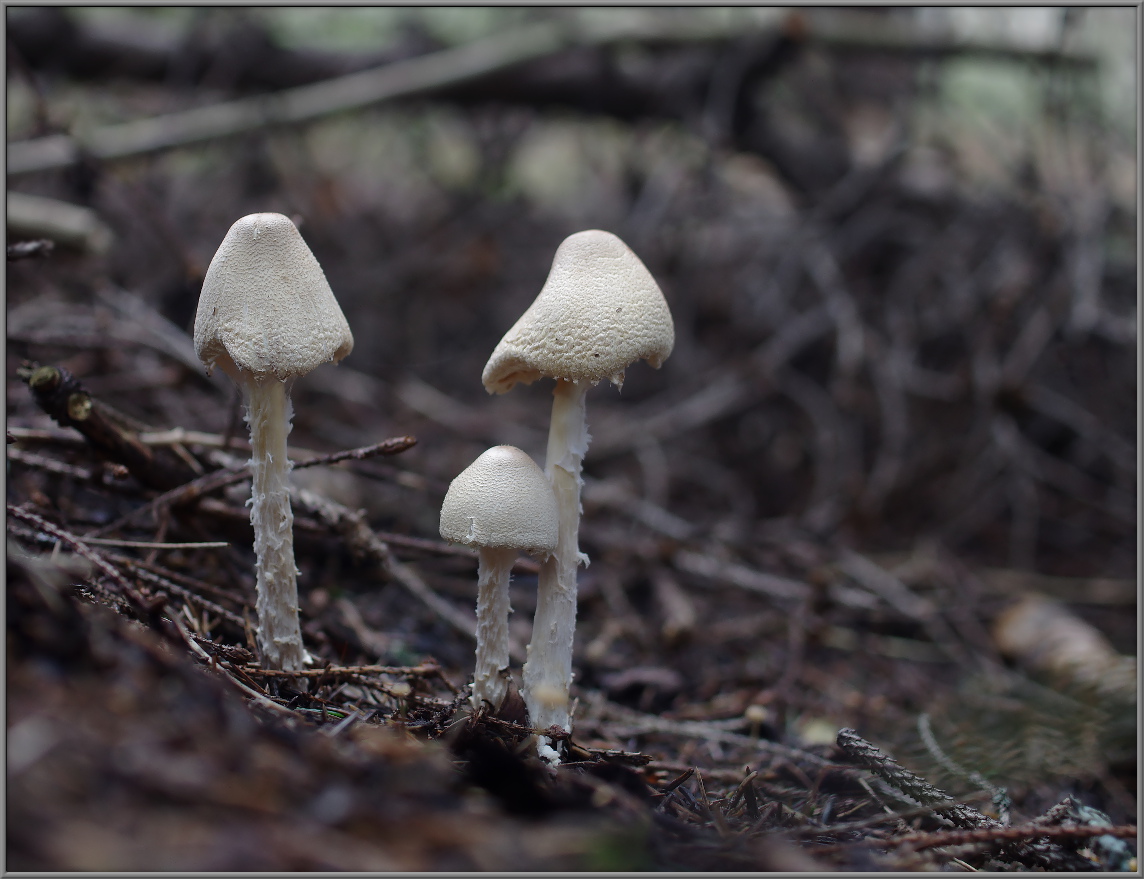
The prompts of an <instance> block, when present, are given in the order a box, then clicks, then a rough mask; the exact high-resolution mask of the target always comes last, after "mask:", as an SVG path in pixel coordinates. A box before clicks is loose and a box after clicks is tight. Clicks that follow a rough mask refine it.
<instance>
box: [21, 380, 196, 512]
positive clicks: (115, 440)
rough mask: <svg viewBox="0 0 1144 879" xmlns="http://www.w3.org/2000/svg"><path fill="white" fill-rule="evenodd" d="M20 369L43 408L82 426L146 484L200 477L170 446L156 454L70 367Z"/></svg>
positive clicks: (161, 485) (98, 447) (95, 444)
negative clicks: (87, 389) (88, 388)
mask: <svg viewBox="0 0 1144 879" xmlns="http://www.w3.org/2000/svg"><path fill="white" fill-rule="evenodd" d="M19 375H20V377H21V378H22V379H24V381H26V382H27V383H28V387H29V388H30V389H31V391H32V395H33V396H34V397H35V400H36V402H37V403H38V404H39V406H40V408H41V409H43V410H44V411H45V412H46V413H47V414H48V415H50V416H51V417H52V418H54V419H55V420H56V422H57V423H58V424H59V425H60V426H61V427H71V428H74V429H75V430H77V431H79V432H80V433H81V434H83V437H84V439H86V440H87V442H88V443H89V444H90V445H91V446H92V448H94V449H95V451H96V452H98V453H99V454H100V455H101V456H103V457H104V458H107V459H108V460H111V461H114V462H116V463H119V464H122V465H123V466H125V467H126V468H127V469H128V470H129V471H130V472H131V475H132V476H134V477H135V478H136V479H137V480H138V481H139V482H140V483H142V484H143V485H146V486H148V487H151V488H158V489H167V488H171V487H172V486H174V485H179V484H181V483H184V482H187V481H188V480H190V479H193V478H194V476H195V473H194V471H193V470H192V469H191V467H190V466H189V465H188V464H187V462H186V461H185V460H183V459H182V458H180V457H178V456H176V455H172V454H170V453H169V452H166V453H161V454H156V452H155V451H154V450H152V449H150V448H148V447H146V446H145V445H143V444H142V443H141V442H139V439H138V437H137V435H136V434H137V432H136V431H135V430H134V429H132V428H131V427H129V426H127V425H126V424H124V423H123V421H122V419H121V418H118V417H116V416H115V415H113V413H112V411H111V410H110V408H109V407H107V406H106V405H105V404H103V403H101V402H100V401H99V400H96V399H94V398H93V397H92V396H91V395H90V394H89V393H88V392H87V391H86V390H85V389H84V387H83V385H82V384H81V383H80V381H79V379H77V378H76V377H75V376H74V375H72V374H71V373H70V372H68V371H67V370H66V369H63V368H62V367H58V366H36V365H35V364H30V363H26V364H25V365H24V366H23V367H21V369H20V370H19Z"/></svg>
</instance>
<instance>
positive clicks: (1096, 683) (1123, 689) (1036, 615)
mask: <svg viewBox="0 0 1144 879" xmlns="http://www.w3.org/2000/svg"><path fill="white" fill-rule="evenodd" d="M993 637H994V640H995V641H996V644H997V648H998V649H999V650H1000V651H1001V652H1002V653H1003V654H1004V655H1005V656H1008V657H1010V658H1011V659H1014V660H1016V661H1017V662H1018V663H1019V664H1020V665H1022V666H1024V667H1025V668H1026V669H1028V670H1029V671H1031V672H1033V673H1039V674H1045V675H1048V676H1049V677H1051V678H1053V679H1055V680H1056V681H1057V682H1058V683H1062V684H1066V685H1079V686H1081V687H1087V688H1092V689H1093V690H1095V691H1096V692H1098V693H1100V694H1101V695H1104V696H1107V697H1109V698H1112V699H1116V700H1118V701H1121V702H1125V703H1129V704H1131V703H1134V702H1135V701H1136V697H1137V692H1136V675H1137V669H1136V659H1135V657H1131V656H1123V655H1121V654H1120V653H1118V652H1117V651H1116V650H1115V648H1113V646H1112V644H1111V643H1110V642H1109V640H1108V639H1107V638H1106V637H1105V636H1104V635H1103V634H1102V633H1101V632H1100V631H1098V630H1097V629H1096V628H1094V627H1093V626H1091V625H1090V624H1088V623H1086V622H1085V621H1084V620H1082V619H1081V618H1080V617H1078V616H1076V615H1075V614H1074V613H1072V612H1071V611H1070V610H1069V609H1068V608H1067V607H1065V606H1064V605H1062V604H1059V603H1057V602H1055V601H1051V600H1049V599H1048V598H1045V597H1044V596H1041V595H1035V594H1029V595H1026V596H1025V597H1024V598H1022V599H1021V600H1020V601H1018V602H1017V603H1016V604H1013V605H1011V606H1010V607H1009V608H1007V609H1006V610H1005V611H1004V612H1003V613H1002V614H1001V615H1000V616H999V617H998V618H997V620H996V621H995V622H994V624H993Z"/></svg>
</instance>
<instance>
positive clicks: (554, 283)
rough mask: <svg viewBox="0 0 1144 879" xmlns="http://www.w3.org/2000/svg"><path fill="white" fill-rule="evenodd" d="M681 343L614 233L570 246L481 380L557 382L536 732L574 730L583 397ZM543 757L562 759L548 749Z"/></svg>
mask: <svg viewBox="0 0 1144 879" xmlns="http://www.w3.org/2000/svg"><path fill="white" fill-rule="evenodd" d="M674 344H675V328H674V325H673V324H672V320H671V311H670V310H669V309H668V307H667V302H666V301H664V298H663V293H662V292H660V289H659V286H658V285H657V284H656V282H655V279H654V278H652V276H651V273H650V272H648V270H647V268H646V267H645V266H644V264H643V263H642V262H640V260H639V257H637V256H636V255H635V254H634V253H632V251H631V250H630V249H629V248H628V246H627V245H626V244H624V243H623V242H622V241H621V240H620V239H619V238H617V237H616V236H615V235H613V234H611V233H610V232H602V231H600V230H598V229H591V230H588V231H586V232H578V233H576V234H575V235H571V236H569V237H568V238H566V239H565V240H564V241H563V242H562V243H561V245H560V247H559V248H557V250H556V256H555V257H554V258H553V260H552V268H551V270H550V271H549V274H548V279H547V281H545V283H544V287H543V289H541V291H540V294H539V295H538V296H537V297H536V299H535V301H534V302H533V303H532V305H530V306H529V307H528V310H527V311H525V313H524V314H523V315H522V316H521V318H520V320H518V321H517V322H516V324H515V325H514V326H513V327H512V329H510V330H509V331H508V332H507V333H506V334H505V336H504V338H503V339H501V341H500V343H499V344H498V345H497V347H496V349H495V350H494V351H493V353H492V356H491V357H490V358H489V361H488V363H487V364H485V369H484V372H483V374H482V376H481V379H482V381H483V382H484V385H485V388H486V390H488V392H489V393H497V394H503V393H504V392H506V391H508V390H510V389H511V388H512V387H513V386H514V385H515V384H517V383H518V382H519V383H522V384H529V383H531V382H533V381H536V380H537V379H539V378H542V377H550V378H554V379H556V389H555V391H554V392H553V402H552V421H551V424H550V427H549V433H548V456H547V461H546V463H545V472H546V473H547V474H548V478H549V480H550V481H551V482H552V487H553V490H554V492H555V494H556V501H557V505H558V507H559V510H560V535H559V540H558V542H557V546H556V552H555V554H554V555H553V556H552V558H551V559H549V560H548V561H547V562H545V563H544V564H543V565H542V567H541V569H540V583H539V594H538V596H537V607H536V616H535V618H534V620H533V631H532V641H531V643H530V644H529V646H528V661H527V662H526V663H525V665H524V699H525V704H526V705H527V706H528V711H529V715H530V716H531V719H532V724H533V726H534V727H537V728H540V729H542V730H546V729H548V728H549V727H551V726H553V725H555V726H558V727H560V728H561V729H563V730H565V731H571V716H570V714H569V696H568V693H569V689H570V687H571V684H572V642H573V636H574V633H575V628H576V569H577V566H578V565H579V564H580V563H581V562H584V563H585V564H586V563H587V561H588V559H587V557H586V556H585V555H583V554H582V553H581V552H580V547H579V530H580V511H581V510H580V486H581V484H582V480H581V478H580V469H581V464H582V462H583V460H584V455H585V453H586V452H587V451H588V443H589V441H590V439H591V437H590V436H589V435H588V429H587V422H586V415H585V407H584V395H585V393H587V391H588V388H589V387H591V386H593V385H595V384H597V383H598V382H599V381H600V380H601V379H605V378H606V379H609V380H611V382H612V383H613V384H615V385H616V386H617V387H620V386H622V385H623V381H624V371H625V370H626V369H627V368H628V366H630V365H631V364H632V363H634V362H635V361H637V360H640V359H646V360H647V361H648V363H650V364H651V365H652V366H653V367H655V368H657V369H658V368H659V366H660V365H661V364H662V363H663V361H664V360H665V359H666V358H667V356H668V355H669V354H670V353H671V349H672V346H673V345H674ZM540 753H541V756H542V757H544V758H545V759H546V760H548V761H550V762H552V763H556V762H558V761H559V754H558V753H557V751H556V750H555V749H553V748H552V747H551V745H550V744H545V743H544V742H541V743H540Z"/></svg>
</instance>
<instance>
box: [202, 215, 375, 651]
mask: <svg viewBox="0 0 1144 879" xmlns="http://www.w3.org/2000/svg"><path fill="white" fill-rule="evenodd" d="M353 344H354V340H353V336H352V335H351V334H350V328H349V325H348V324H347V323H346V319H345V316H344V315H343V314H342V310H341V308H339V307H338V302H337V300H336V299H335V298H334V294H333V291H331V290H330V285H329V284H328V283H327V281H326V276H325V274H324V273H323V272H322V267H321V266H320V265H318V261H317V259H315V258H314V254H312V253H311V252H310V248H308V247H307V246H306V242H305V241H303V240H302V236H301V234H299V232H298V229H297V227H296V226H295V225H294V224H293V223H292V222H291V221H290V219H289V218H288V217H284V216H282V214H271V213H265V214H250V215H249V216H246V217H243V218H242V219H240V220H238V221H237V222H236V223H235V224H234V225H233V226H231V227H230V231H228V232H227V233H226V237H225V238H224V239H223V241H222V244H220V245H219V248H218V251H217V252H216V253H215V255H214V259H212V260H211V264H210V267H209V268H208V269H207V274H206V277H205V278H204V280H203V290H202V293H201V295H200V296H199V307H198V312H197V313H196V315H195V351H196V353H197V354H198V355H199V359H200V360H202V361H203V363H204V364H205V365H206V367H207V372H208V374H209V373H210V371H211V369H212V368H213V367H214V366H216V365H217V366H219V367H221V368H222V370H223V372H225V373H226V374H227V375H228V376H230V377H231V378H232V379H233V380H234V381H235V383H236V384H238V386H239V387H240V388H242V392H243V400H244V403H245V406H246V422H247V424H249V425H250V444H251V449H252V455H251V470H252V476H253V485H252V491H251V501H250V504H251V508H250V523H251V525H253V526H254V553H255V556H256V559H257V561H256V568H257V584H258V585H257V602H256V608H257V613H258V645H259V648H260V650H261V652H262V661H263V663H264V664H265V665H266V666H267V667H270V668H280V669H285V670H287V671H297V670H299V669H300V668H302V666H303V665H304V664H305V663H306V662H308V661H309V660H310V657H309V656H308V655H307V654H306V651H305V649H304V648H303V646H302V630H301V627H300V626H299V622H298V587H297V575H298V571H297V569H296V568H295V567H294V535H293V524H294V516H293V513H292V512H291V510H290V487H289V479H288V473H289V471H290V461H289V459H288V458H287V457H286V435H287V434H288V433H289V432H290V418H291V416H292V414H293V410H292V409H291V406H290V393H289V391H290V385H291V383H292V381H293V379H294V378H295V377H297V376H300V375H305V374H306V373H307V372H310V371H311V370H312V369H314V368H315V367H317V366H319V365H321V364H323V363H327V362H329V361H331V360H332V361H334V362H335V363H336V362H337V361H339V360H341V359H342V358H343V357H345V356H346V355H347V354H349V353H350V350H351V349H352V348H353Z"/></svg>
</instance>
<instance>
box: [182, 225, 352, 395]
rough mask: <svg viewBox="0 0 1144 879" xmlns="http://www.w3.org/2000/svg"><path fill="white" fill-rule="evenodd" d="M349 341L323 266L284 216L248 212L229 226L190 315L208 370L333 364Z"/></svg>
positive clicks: (271, 371) (272, 371) (273, 371)
mask: <svg viewBox="0 0 1144 879" xmlns="http://www.w3.org/2000/svg"><path fill="white" fill-rule="evenodd" d="M353 346H354V339H353V335H352V334H351V333H350V328H349V324H347V323H346V318H345V316H344V315H343V314H342V310H341V308H340V307H338V301H337V300H336V299H335V298H334V294H333V291H332V290H330V285H329V283H328V282H327V281H326V276H325V274H324V273H323V272H322V267H321V266H320V265H318V260H317V259H315V258H314V254H313V253H311V252H310V248H309V247H307V246H306V242H305V241H303V240H302V236H301V234H300V233H299V232H298V228H297V227H296V226H295V225H294V224H293V223H292V222H291V221H290V218H289V217H284V216H283V215H282V214H250V215H249V216H245V217H243V218H242V219H241V220H239V221H238V222H236V223H235V224H234V225H233V226H231V227H230V231H229V232H227V233H226V237H225V238H224V239H223V241H222V244H220V245H219V248H218V251H217V252H216V253H215V255H214V259H212V260H211V264H210V268H208V269H207V275H206V278H205V279H204V280H203V291H202V293H201V294H200V296H199V308H198V312H197V314H196V315H195V352H196V353H197V354H198V355H199V359H200V360H202V361H203V363H205V364H206V365H207V369H210V368H211V367H213V366H214V365H215V364H216V363H217V364H218V365H219V366H221V367H222V368H223V370H224V371H225V372H226V373H227V374H228V375H230V376H231V377H232V378H235V379H238V378H239V375H238V374H237V372H236V369H235V368H236V367H237V368H238V369H241V370H243V371H245V372H249V373H253V374H254V375H256V376H267V375H274V376H276V377H278V378H280V379H285V378H289V377H290V376H296V375H304V374H305V373H307V372H309V371H310V370H312V369H314V368H315V367H317V366H320V365H321V364H323V363H328V362H329V361H331V360H332V361H334V362H335V363H336V362H337V361H339V360H341V359H342V358H343V357H345V356H346V355H347V354H349V353H350V350H351V349H352V348H353Z"/></svg>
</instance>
